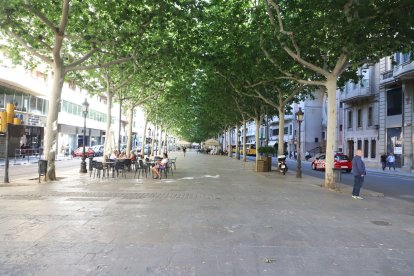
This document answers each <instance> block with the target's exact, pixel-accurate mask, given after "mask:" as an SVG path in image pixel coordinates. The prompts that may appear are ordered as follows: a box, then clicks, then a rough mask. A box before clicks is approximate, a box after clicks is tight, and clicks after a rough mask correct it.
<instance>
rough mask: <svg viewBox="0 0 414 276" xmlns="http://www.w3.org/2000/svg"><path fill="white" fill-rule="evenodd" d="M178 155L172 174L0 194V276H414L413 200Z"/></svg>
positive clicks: (74, 180) (75, 179)
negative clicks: (355, 193)
mask: <svg viewBox="0 0 414 276" xmlns="http://www.w3.org/2000/svg"><path fill="white" fill-rule="evenodd" d="M177 155H179V156H178V159H177V165H178V167H177V171H176V172H175V173H174V176H170V177H169V178H168V179H162V180H153V179H151V178H147V179H145V178H144V179H133V175H131V174H129V175H128V176H127V178H126V179H125V178H111V177H110V178H103V179H97V178H95V179H93V178H90V177H89V175H80V174H79V173H78V167H76V168H74V169H73V171H71V172H69V173H67V174H64V175H61V177H62V179H61V180H60V181H57V182H49V183H42V184H37V183H36V181H33V180H32V181H29V180H26V181H25V182H22V183H17V184H16V185H7V186H2V187H0V274H2V275H414V262H413V260H414V206H413V204H411V203H409V202H405V201H401V200H396V199H392V198H388V197H381V196H378V194H376V193H373V192H371V191H366V190H365V191H364V193H365V195H366V199H365V200H354V199H352V198H351V196H350V191H349V190H348V189H347V188H346V187H345V188H343V189H341V190H340V191H330V190H326V189H324V188H321V187H320V185H321V184H322V183H321V182H322V180H320V179H316V178H312V177H304V178H302V179H296V178H295V175H294V174H293V173H288V175H286V176H282V175H279V174H277V173H276V172H270V173H255V172H253V164H252V163H242V162H239V161H237V160H234V159H229V158H227V157H221V156H209V155H198V154H196V153H192V152H190V153H188V154H187V156H186V157H185V158H184V157H183V156H182V155H181V154H180V153H177ZM172 156H173V157H174V153H172Z"/></svg>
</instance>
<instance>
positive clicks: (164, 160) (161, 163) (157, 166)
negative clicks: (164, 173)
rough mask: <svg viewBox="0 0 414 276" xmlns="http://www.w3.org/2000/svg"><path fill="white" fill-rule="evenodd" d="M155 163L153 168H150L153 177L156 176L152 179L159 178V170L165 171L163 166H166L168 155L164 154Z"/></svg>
mask: <svg viewBox="0 0 414 276" xmlns="http://www.w3.org/2000/svg"><path fill="white" fill-rule="evenodd" d="M156 162H157V163H156V164H155V166H154V167H152V172H153V174H154V175H156V177H154V178H161V174H160V169H165V166H167V164H168V155H167V154H166V153H164V154H163V158H162V159H158V160H157V161H156Z"/></svg>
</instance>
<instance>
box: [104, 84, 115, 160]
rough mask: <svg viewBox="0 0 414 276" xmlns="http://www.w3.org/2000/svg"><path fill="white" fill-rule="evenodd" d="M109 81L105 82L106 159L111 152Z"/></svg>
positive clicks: (110, 94) (110, 96)
mask: <svg viewBox="0 0 414 276" xmlns="http://www.w3.org/2000/svg"><path fill="white" fill-rule="evenodd" d="M109 85H110V84H109V80H107V88H106V96H107V97H108V99H107V104H108V105H107V108H106V130H105V143H104V156H105V155H107V156H108V157H109V156H110V155H111V153H112V151H113V147H112V143H111V134H110V133H111V123H112V120H111V119H112V92H111V88H110V87H109ZM104 160H105V158H104Z"/></svg>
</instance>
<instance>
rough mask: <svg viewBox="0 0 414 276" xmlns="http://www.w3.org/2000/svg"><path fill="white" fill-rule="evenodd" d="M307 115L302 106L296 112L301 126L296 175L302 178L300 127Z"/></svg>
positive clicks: (299, 135)
mask: <svg viewBox="0 0 414 276" xmlns="http://www.w3.org/2000/svg"><path fill="white" fill-rule="evenodd" d="M304 116H305V113H304V112H303V111H302V108H301V107H299V110H298V111H297V112H296V113H295V119H296V121H297V122H298V126H299V132H298V144H297V149H298V159H297V170H296V177H297V178H301V177H302V160H301V158H302V157H301V141H300V137H301V134H300V127H301V124H302V122H303V118H304Z"/></svg>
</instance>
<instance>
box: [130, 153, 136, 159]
mask: <svg viewBox="0 0 414 276" xmlns="http://www.w3.org/2000/svg"><path fill="white" fill-rule="evenodd" d="M136 160H137V156H136V155H135V153H133V152H131V161H136Z"/></svg>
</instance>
